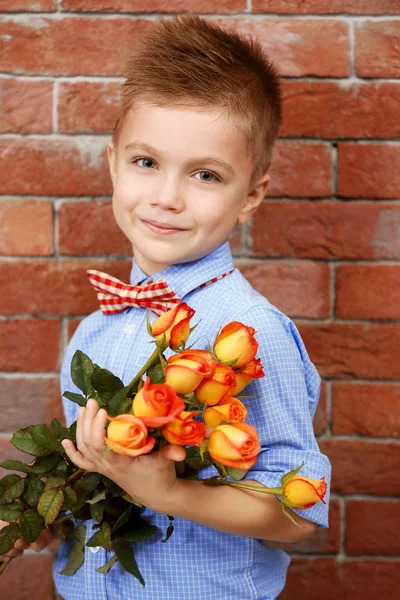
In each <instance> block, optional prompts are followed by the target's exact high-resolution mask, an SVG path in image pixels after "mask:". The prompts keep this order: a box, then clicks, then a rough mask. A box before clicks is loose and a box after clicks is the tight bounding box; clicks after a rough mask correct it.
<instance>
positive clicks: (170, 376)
mask: <svg viewBox="0 0 400 600" xmlns="http://www.w3.org/2000/svg"><path fill="white" fill-rule="evenodd" d="M167 362H168V367H167V368H166V369H165V382H166V383H167V384H168V385H170V386H172V387H173V388H174V390H175V391H176V393H177V394H182V395H185V394H190V393H191V392H193V391H194V390H195V389H196V388H197V386H198V385H199V384H200V383H201V381H202V380H203V379H204V377H212V376H213V374H214V372H215V367H216V364H217V363H216V362H215V360H214V358H213V356H212V354H211V352H208V351H207V350H183V351H182V352H180V353H179V354H175V355H173V356H170V358H168V360H167Z"/></svg>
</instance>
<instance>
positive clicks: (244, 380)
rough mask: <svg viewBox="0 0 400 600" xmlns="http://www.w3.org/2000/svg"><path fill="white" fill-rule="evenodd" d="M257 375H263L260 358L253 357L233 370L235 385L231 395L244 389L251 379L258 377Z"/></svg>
mask: <svg viewBox="0 0 400 600" xmlns="http://www.w3.org/2000/svg"><path fill="white" fill-rule="evenodd" d="M259 377H264V369H263V366H262V364H261V360H260V359H259V358H255V359H254V360H252V361H251V362H250V363H249V364H248V365H246V366H245V367H242V368H241V369H238V370H235V379H236V385H235V387H234V388H233V391H232V395H233V396H236V394H239V393H240V392H241V391H242V390H244V388H245V387H246V386H247V385H249V383H251V382H252V381H253V379H258V378H259Z"/></svg>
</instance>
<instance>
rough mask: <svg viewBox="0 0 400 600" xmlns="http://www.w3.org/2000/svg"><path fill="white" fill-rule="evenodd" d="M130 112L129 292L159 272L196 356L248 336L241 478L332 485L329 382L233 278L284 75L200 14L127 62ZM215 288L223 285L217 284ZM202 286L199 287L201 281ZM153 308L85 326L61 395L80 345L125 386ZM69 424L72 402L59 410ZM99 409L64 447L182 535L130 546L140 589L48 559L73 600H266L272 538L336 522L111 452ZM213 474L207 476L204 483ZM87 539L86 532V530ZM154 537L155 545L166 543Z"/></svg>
mask: <svg viewBox="0 0 400 600" xmlns="http://www.w3.org/2000/svg"><path fill="white" fill-rule="evenodd" d="M126 74H127V81H126V83H125V86H124V96H123V101H122V107H121V110H120V114H119V116H118V120H117V124H116V127H115V131H114V135H113V139H112V142H111V143H110V145H109V149H108V157H109V164H110V172H111V178H112V182H113V187H114V192H113V211H114V216H115V219H116V221H117V223H118V225H119V227H120V229H121V230H122V232H123V233H124V234H125V235H126V236H127V237H128V239H129V240H130V242H131V243H132V248H133V254H134V261H133V267H132V271H131V284H139V283H143V282H146V281H148V280H150V279H153V280H158V279H160V278H164V279H165V280H166V281H167V283H168V285H169V287H170V288H172V289H173V290H174V291H175V293H176V294H177V295H178V296H179V298H180V299H181V300H182V301H185V302H187V303H188V304H189V305H190V306H191V307H192V308H194V309H195V310H196V322H197V321H199V325H198V327H197V329H196V340H197V343H196V347H199V348H200V347H203V348H206V347H207V343H208V342H209V341H212V340H213V339H214V338H215V336H216V334H217V332H218V331H219V329H220V328H221V326H223V325H225V324H226V323H228V322H230V321H234V320H236V321H241V322H243V323H244V324H245V325H249V326H251V327H254V328H255V330H256V331H257V336H256V337H257V340H258V343H259V352H258V356H259V357H260V358H261V362H262V364H263V366H264V370H265V377H264V378H262V379H257V380H255V381H254V382H253V383H252V384H251V385H250V386H249V387H248V388H247V389H246V393H248V394H249V395H250V396H251V397H252V398H251V401H250V402H249V404H250V407H249V415H248V418H247V422H248V423H250V424H253V425H255V426H256V428H257V431H258V434H259V437H260V442H261V445H262V452H261V453H260V455H259V457H258V459H257V462H256V464H255V466H254V467H253V468H252V469H251V470H250V471H249V473H248V475H247V479H248V480H249V481H253V482H255V483H256V484H259V485H267V486H272V487H274V486H277V485H279V482H280V477H281V476H282V474H283V473H284V472H286V471H288V470H290V469H293V468H296V467H298V466H299V465H300V464H301V463H302V461H305V466H304V467H303V469H302V472H301V475H305V476H308V477H311V478H314V479H318V478H320V477H322V476H325V478H326V479H329V471H330V467H329V462H328V460H327V458H326V457H325V456H323V455H321V454H320V452H319V450H318V446H317V443H316V441H315V438H314V435H313V430H312V423H311V419H312V416H313V414H314V412H315V408H316V405H317V401H318V394H319V385H320V380H319V377H318V375H317V373H316V371H315V368H314V367H313V365H312V364H311V362H310V360H309V358H308V356H307V353H306V351H305V348H304V345H303V343H302V341H301V339H300V337H299V334H298V332H297V330H296V328H295V326H294V325H293V323H292V322H291V321H290V320H289V319H288V318H287V317H286V316H284V315H283V314H282V313H280V312H279V311H278V310H277V309H276V308H274V307H273V306H271V304H269V302H268V301H267V300H266V299H265V298H263V297H262V296H260V295H259V294H258V293H257V292H255V290H253V289H252V288H251V286H250V285H249V283H248V282H247V281H246V280H245V279H244V278H243V276H242V275H241V274H240V273H239V272H238V271H237V270H234V269H233V264H232V257H231V254H230V251H229V245H228V242H227V239H228V237H229V234H230V232H231V231H232V229H233V228H234V226H235V224H236V223H239V224H243V223H245V222H246V221H248V219H249V218H250V217H251V216H252V215H253V214H254V213H255V211H256V210H257V208H258V207H259V205H260V204H261V202H262V201H263V198H264V195H265V191H266V189H267V187H268V183H269V175H268V174H267V171H268V167H269V163H270V157H271V150H272V145H273V141H274V139H275V136H276V133H277V129H278V126H279V121H280V112H281V108H280V93H279V86H278V81H277V77H276V75H275V72H274V70H273V68H272V67H271V65H270V63H269V62H268V60H267V59H266V58H265V56H264V55H263V53H262V51H261V49H260V47H259V46H258V45H257V44H256V43H255V42H250V41H246V40H244V39H242V38H240V37H239V36H238V35H235V34H231V33H227V32H225V31H223V30H222V29H220V28H219V27H217V26H216V25H213V24H211V23H210V22H208V21H205V20H203V19H201V18H198V17H195V16H186V17H183V18H177V19H172V20H170V21H163V22H161V24H159V26H158V28H157V30H156V32H155V33H154V34H152V35H151V36H149V37H148V38H146V39H145V40H144V41H143V42H142V43H141V45H139V47H138V48H136V49H135V50H134V53H133V56H132V58H131V60H130V62H129V64H128V67H127V71H126ZM216 278H217V280H216V281H215V279H216ZM205 283H208V284H209V285H207V286H204V285H203V284H205ZM146 317H147V310H144V309H142V308H138V307H131V308H128V309H126V310H124V311H123V312H120V313H118V314H113V315H104V314H102V313H101V312H100V311H97V312H96V313H93V314H92V315H90V316H89V317H88V318H86V319H85V320H84V321H83V322H82V323H81V325H80V326H79V328H78V329H77V331H76V333H75V335H74V337H73V339H72V340H71V342H70V344H69V347H68V349H67V352H66V355H65V357H64V362H63V367H62V373H61V389H62V391H65V390H73V389H74V388H73V384H72V382H71V380H70V375H69V367H70V362H71V358H72V356H73V354H74V352H75V351H76V350H77V349H80V350H82V351H83V352H85V353H87V354H88V355H89V356H90V358H91V359H92V360H93V361H94V362H96V363H97V364H99V365H100V366H102V367H105V368H108V369H110V370H111V371H113V372H114V373H115V374H116V375H118V376H119V377H120V378H121V379H122V380H123V381H124V383H126V382H128V381H130V380H131V379H132V378H133V376H134V375H135V373H136V372H137V371H138V370H139V368H140V367H141V366H142V365H143V364H144V362H145V360H146V359H147V358H148V356H149V355H150V345H148V344H147V342H148V339H149V337H148V333H147V330H146ZM64 408H65V414H66V420H67V422H68V424H69V423H71V422H72V421H73V420H75V419H76V418H77V407H76V405H75V404H72V403H70V402H68V401H65V402H64ZM105 423H106V414H105V412H104V410H98V407H97V404H96V402H95V401H93V400H92V401H89V402H88V406H87V407H86V408H85V409H79V418H78V432H77V448H75V447H74V445H73V444H72V443H71V442H68V441H65V442H63V445H64V448H65V450H66V452H67V453H68V455H69V457H70V458H71V460H73V462H75V463H76V464H77V465H78V467H80V468H84V469H86V470H88V471H97V472H100V473H103V474H104V475H107V476H108V477H110V478H111V479H113V480H114V481H115V482H116V483H117V484H119V485H120V486H121V487H123V488H124V489H125V490H126V491H127V492H128V493H129V494H131V495H132V496H134V497H135V498H137V499H138V500H140V501H141V502H142V503H143V504H144V505H145V506H146V507H147V508H146V511H145V514H144V517H145V518H146V519H147V521H149V522H151V523H153V524H155V525H157V526H159V528H160V531H161V532H163V531H165V528H166V525H167V524H168V517H167V515H173V516H174V517H175V531H174V534H173V536H172V537H171V538H170V540H168V543H166V544H160V543H159V540H156V541H153V538H151V541H149V540H145V541H144V542H140V543H136V544H135V556H136V560H137V562H138V565H139V568H140V570H141V573H142V574H143V577H144V579H145V581H146V587H145V588H142V587H141V586H140V584H139V583H138V582H137V581H136V579H135V578H133V577H132V576H131V575H128V574H127V573H126V572H124V571H123V569H122V568H120V566H119V565H118V564H117V565H115V566H114V567H113V568H112V570H111V571H110V572H109V573H108V574H107V575H106V576H105V575H102V574H99V573H97V572H96V571H95V569H96V568H97V567H99V566H101V565H103V564H104V563H105V562H106V561H107V560H108V559H109V558H110V554H109V553H108V552H106V551H105V550H104V549H103V548H95V549H93V548H90V549H89V548H86V549H85V552H86V557H85V562H84V564H83V566H82V567H81V568H80V569H79V570H78V571H77V572H76V574H75V575H74V576H73V577H72V578H71V577H67V576H64V575H60V571H61V570H62V569H63V568H64V566H65V563H66V559H67V554H68V547H66V546H65V545H63V544H62V545H61V549H60V551H59V554H58V556H57V559H56V561H55V567H54V577H55V582H56V586H57V589H58V591H59V593H60V594H61V595H62V597H63V598H64V599H65V600H82V598H85V599H88V600H89V599H90V600H91V599H93V600H94V599H95V600H103V599H104V600H105V599H109V598H113V599H114V598H115V599H116V598H119V599H125V598H126V599H128V598H129V600H131V599H134V598H137V599H141V600H200V599H201V600H206V599H210V600H211V599H212V600H235V599H237V600H245V599H257V600H273V599H275V598H277V596H278V594H279V593H280V591H281V590H282V588H283V586H284V583H285V576H286V570H287V566H288V563H289V559H288V557H287V555H286V554H285V553H284V552H282V551H281V550H277V549H272V548H269V547H268V546H266V545H264V544H263V540H272V541H278V542H295V541H300V540H302V539H305V538H306V537H308V536H309V535H311V534H312V533H313V532H314V531H315V529H316V528H317V526H322V527H326V526H327V506H326V505H322V504H318V505H316V506H314V507H313V508H311V509H308V510H307V511H303V512H302V513H301V514H300V513H299V512H297V513H296V514H294V513H293V514H294V517H295V519H296V521H297V522H298V523H299V524H301V525H302V527H301V528H300V527H296V526H295V525H293V524H292V523H291V522H290V521H289V520H288V519H287V518H286V517H285V516H284V515H283V514H282V512H281V510H280V506H279V502H278V501H277V499H276V498H275V497H274V496H269V495H266V494H260V493H257V492H248V491H243V490H239V489H238V488H232V487H226V486H215V487H214V486H204V485H203V484H202V483H201V482H199V481H188V480H179V479H176V477H175V469H174V461H176V460H182V458H183V457H184V455H185V452H184V449H183V448H182V447H178V446H166V447H165V448H163V449H162V450H161V451H160V452H158V453H156V454H152V455H149V456H141V457H139V458H136V459H132V458H130V457H127V456H120V455H117V454H114V453H112V452H107V453H103V449H104V425H105ZM211 474H214V471H213V468H212V467H209V468H207V469H205V470H204V471H203V472H202V473H201V477H202V478H203V477H204V478H205V477H208V476H209V475H211ZM88 525H89V526H88V527H87V535H88V537H90V536H91V535H92V531H91V526H90V524H88ZM161 535H162V534H160V539H161Z"/></svg>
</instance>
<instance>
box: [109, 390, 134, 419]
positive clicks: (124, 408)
mask: <svg viewBox="0 0 400 600" xmlns="http://www.w3.org/2000/svg"><path fill="white" fill-rule="evenodd" d="M128 393H129V385H126V386H125V387H124V388H122V389H121V390H119V391H118V392H117V393H116V394H114V396H113V397H112V398H111V400H109V402H108V407H107V411H108V414H109V415H110V416H111V417H116V416H117V415H122V414H125V413H127V412H128V411H129V410H130V409H131V408H132V398H130V397H128Z"/></svg>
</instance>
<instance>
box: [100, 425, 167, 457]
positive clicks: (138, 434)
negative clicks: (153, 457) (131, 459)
mask: <svg viewBox="0 0 400 600" xmlns="http://www.w3.org/2000/svg"><path fill="white" fill-rule="evenodd" d="M108 418H109V419H110V421H111V423H110V424H109V426H108V429H107V434H106V437H105V442H106V444H107V446H108V447H109V448H111V450H113V451H114V452H116V453H117V454H126V455H127V456H140V455H141V454H148V453H149V452H150V450H152V449H153V447H154V444H155V443H156V440H155V438H153V437H148V435H147V434H148V432H147V429H146V426H145V425H144V424H143V423H142V421H141V420H140V419H138V418H137V417H134V416H133V415H118V417H108Z"/></svg>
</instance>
